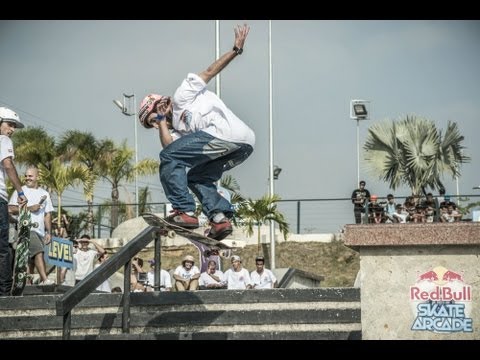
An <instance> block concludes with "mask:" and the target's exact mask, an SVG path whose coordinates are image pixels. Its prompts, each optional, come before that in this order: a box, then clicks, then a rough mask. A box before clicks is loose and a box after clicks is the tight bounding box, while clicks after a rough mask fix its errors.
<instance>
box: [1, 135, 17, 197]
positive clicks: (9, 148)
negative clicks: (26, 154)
mask: <svg viewBox="0 0 480 360" xmlns="http://www.w3.org/2000/svg"><path fill="white" fill-rule="evenodd" d="M8 157H11V158H12V159H13V158H14V157H15V154H14V153H13V143H12V139H10V138H9V137H8V136H6V135H0V197H1V198H2V199H4V200H5V201H8V194H7V185H6V184H5V181H6V179H7V172H6V171H5V168H4V167H3V160H4V159H6V158H8Z"/></svg>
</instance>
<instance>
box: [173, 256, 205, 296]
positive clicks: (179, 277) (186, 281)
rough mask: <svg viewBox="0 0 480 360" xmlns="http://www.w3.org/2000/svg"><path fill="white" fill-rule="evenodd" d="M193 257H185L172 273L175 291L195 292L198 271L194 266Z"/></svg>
mask: <svg viewBox="0 0 480 360" xmlns="http://www.w3.org/2000/svg"><path fill="white" fill-rule="evenodd" d="M194 264H195V260H194V258H193V256H191V255H187V256H185V258H184V259H183V261H182V265H179V266H178V267H177V268H176V269H175V271H174V273H173V278H174V279H175V289H176V290H177V291H185V290H197V289H198V279H199V278H200V270H199V269H198V267H196V266H195V265H194Z"/></svg>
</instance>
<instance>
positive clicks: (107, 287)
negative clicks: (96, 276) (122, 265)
mask: <svg viewBox="0 0 480 360" xmlns="http://www.w3.org/2000/svg"><path fill="white" fill-rule="evenodd" d="M107 259H108V254H107V253H106V252H104V253H103V254H102V255H100V256H99V257H98V262H97V263H96V264H95V266H94V268H95V269H96V268H98V267H99V266H101V265H102V264H103V263H104V262H105V261H107ZM97 290H98V291H105V292H111V290H110V282H109V281H108V279H107V280H105V281H104V282H103V283H101V284H100V285H99V286H98V287H97Z"/></svg>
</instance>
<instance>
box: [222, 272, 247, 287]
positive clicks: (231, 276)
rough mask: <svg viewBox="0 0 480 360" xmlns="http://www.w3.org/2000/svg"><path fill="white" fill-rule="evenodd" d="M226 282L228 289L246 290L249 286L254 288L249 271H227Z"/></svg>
mask: <svg viewBox="0 0 480 360" xmlns="http://www.w3.org/2000/svg"><path fill="white" fill-rule="evenodd" d="M225 281H226V282H227V288H228V289H246V288H247V285H251V286H253V283H252V280H251V279H250V274H249V273H248V270H247V269H245V268H242V270H240V271H238V272H237V271H235V270H233V269H228V270H227V271H225Z"/></svg>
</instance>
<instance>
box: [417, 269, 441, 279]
mask: <svg viewBox="0 0 480 360" xmlns="http://www.w3.org/2000/svg"><path fill="white" fill-rule="evenodd" d="M422 280H427V281H434V280H438V275H437V273H436V272H435V271H433V270H431V271H427V272H426V273H424V274H421V275H420V276H419V277H418V279H417V281H422Z"/></svg>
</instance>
